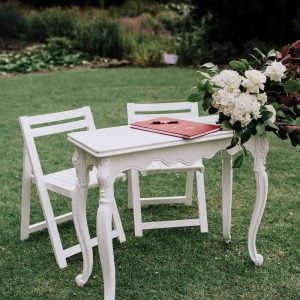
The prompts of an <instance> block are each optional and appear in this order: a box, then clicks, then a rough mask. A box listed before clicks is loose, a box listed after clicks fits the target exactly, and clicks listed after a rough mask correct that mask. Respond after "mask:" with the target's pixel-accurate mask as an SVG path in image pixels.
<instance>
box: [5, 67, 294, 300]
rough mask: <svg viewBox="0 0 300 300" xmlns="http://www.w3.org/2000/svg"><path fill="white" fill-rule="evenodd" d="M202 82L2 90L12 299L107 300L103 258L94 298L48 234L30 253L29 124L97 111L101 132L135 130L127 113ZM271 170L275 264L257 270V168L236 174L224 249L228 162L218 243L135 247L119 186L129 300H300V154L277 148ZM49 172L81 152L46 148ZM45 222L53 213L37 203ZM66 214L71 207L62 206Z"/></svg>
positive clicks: (215, 189) (58, 200) (165, 73)
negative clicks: (251, 250)
mask: <svg viewBox="0 0 300 300" xmlns="http://www.w3.org/2000/svg"><path fill="white" fill-rule="evenodd" d="M194 80H195V71H194V70H191V69H180V68H164V69H159V68H158V69H135V68H131V69H125V68H124V69H99V70H80V71H68V72H60V73H50V74H44V75H39V74H34V75H26V76H19V77H15V78H0V129H1V131H0V141H1V147H0V169H1V172H0V180H1V188H0V191H1V194H0V195H1V200H0V278H1V279H2V280H1V285H0V299H39V298H43V299H96V298H97V299H102V297H103V282H102V274H101V270H100V264H99V259H98V258H99V256H98V251H97V249H96V248H95V249H94V256H95V264H94V271H93V274H92V276H91V278H90V280H89V282H88V283H87V285H86V286H85V287H84V288H79V287H77V286H76V284H75V280H74V279H75V276H76V275H77V274H78V273H79V272H80V270H81V267H82V258H81V255H77V256H74V257H72V258H70V259H68V264H69V265H68V267H67V268H66V269H64V270H60V269H59V268H58V266H57V265H56V263H55V259H54V255H53V252H52V248H51V245H50V241H49V237H48V233H47V230H43V231H41V232H39V233H34V234H32V235H31V236H30V238H29V239H28V240H27V241H24V242H21V241H20V238H19V236H20V229H19V228H20V203H21V174H22V137H21V132H20V129H19V124H18V120H17V118H18V117H19V116H23V115H35V114H42V113H50V112H57V111H63V110H68V109H73V108H77V107H82V106H85V105H89V106H91V109H92V111H93V115H94V119H95V122H96V126H97V127H108V126H116V125H123V124H126V102H130V101H132V102H141V103H142V102H143V103H149V102H168V101H170V100H171V101H182V100H184V99H186V97H187V96H188V95H189V93H190V88H191V87H192V86H193V83H194ZM270 144H271V145H270V152H269V156H268V161H267V171H268V173H269V196H268V202H267V207H266V210H265V215H264V218H263V221H262V224H261V227H260V231H259V233H258V238H257V246H258V251H259V253H261V254H263V255H264V258H265V261H264V264H263V265H262V266H261V267H256V266H255V265H254V264H253V263H252V261H251V260H250V257H249V256H248V252H247V231H248V226H249V221H250V217H251V211H252V208H253V203H254V197H255V181H254V175H253V172H252V160H251V159H250V158H249V157H248V158H247V159H246V162H245V163H244V165H243V167H242V168H241V169H239V170H235V171H234V188H233V219H232V242H231V244H229V245H225V244H224V243H223V242H222V227H221V188H220V187H221V159H220V155H219V154H217V155H216V156H215V157H214V158H213V159H212V160H210V161H205V165H206V174H205V179H206V197H207V208H208V222H209V233H208V234H201V233H200V231H199V228H196V227H195V228H181V229H159V230H150V231H146V232H145V234H144V237H143V238H135V237H134V231H133V216H132V211H130V210H128V209H127V207H126V202H127V184H126V182H125V183H122V182H118V183H117V184H116V192H115V194H116V199H117V202H118V206H119V209H120V214H121V218H122V221H123V225H124V229H125V233H126V237H127V242H126V243H124V244H122V245H120V244H119V243H118V241H115V242H114V249H115V260H116V280H117V299H178V300H179V299H299V297H300V294H299V291H300V282H299V278H300V276H299V271H300V264H299V249H300V247H299V246H300V244H299V237H300V226H299V225H300V222H299V184H300V181H299V175H300V172H299V171H300V170H299V169H300V156H299V154H300V153H299V147H298V149H295V148H293V147H292V146H290V144H289V142H287V141H280V140H278V139H276V138H275V137H273V136H270ZM38 145H39V150H40V155H41V160H42V163H43V166H44V171H45V172H46V173H47V172H52V171H54V170H59V169H63V168H66V167H70V166H71V165H72V164H71V155H72V151H73V147H72V145H71V144H70V143H68V142H66V141H65V135H61V136H59V137H55V138H54V137H50V138H41V139H40V140H39V143H38ZM183 190H184V176H183V175H176V174H173V175H166V174H163V175H153V176H148V177H147V178H143V179H142V192H143V194H144V195H151V196H155V195H158V194H162V195H167V194H168V195H171V194H179V193H182V192H183ZM97 195H98V191H96V190H93V191H91V192H89V201H88V221H89V225H90V231H91V234H92V235H95V232H96V229H95V225H96V221H95V214H96V208H97V203H98V198H97ZM32 198H33V201H32V215H33V221H37V220H40V219H41V218H42V213H41V209H40V205H39V202H38V197H37V194H36V191H35V190H34V191H33V197H32ZM51 198H52V199H53V205H54V207H55V212H57V213H61V212H66V211H68V210H69V209H70V201H69V200H68V199H65V198H63V197H60V196H57V195H55V194H51ZM143 212H144V213H143V216H144V219H145V220H149V219H152V220H158V219H164V218H169V219H172V218H181V217H187V216H188V217H192V216H193V217H194V216H196V215H197V206H196V203H195V201H194V204H193V206H192V207H182V206H180V205H177V206H176V205H173V206H172V205H169V206H160V207H149V208H145V209H144V210H143ZM59 228H60V232H61V237H62V239H63V243H64V245H65V246H68V245H71V244H72V243H74V242H76V236H75V233H74V228H73V224H72V223H71V222H70V223H66V224H64V225H60V226H59Z"/></svg>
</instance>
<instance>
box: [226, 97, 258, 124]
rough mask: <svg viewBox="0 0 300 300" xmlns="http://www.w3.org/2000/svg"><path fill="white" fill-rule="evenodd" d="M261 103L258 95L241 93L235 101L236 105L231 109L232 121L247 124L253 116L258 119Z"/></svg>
mask: <svg viewBox="0 0 300 300" xmlns="http://www.w3.org/2000/svg"><path fill="white" fill-rule="evenodd" d="M260 108H261V104H260V103H259V102H258V101H257V98H256V96H254V95H251V94H248V93H241V94H240V95H239V96H238V97H237V98H236V99H235V103H234V107H233V109H232V111H231V119H230V123H231V124H234V123H235V122H236V121H240V122H241V124H242V126H247V125H248V124H249V123H250V122H251V120H252V118H254V119H255V120H257V119H258V118H260V117H261V115H260V112H259V111H260Z"/></svg>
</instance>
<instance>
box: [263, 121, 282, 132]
mask: <svg viewBox="0 0 300 300" xmlns="http://www.w3.org/2000/svg"><path fill="white" fill-rule="evenodd" d="M265 125H266V126H269V127H271V128H273V129H276V130H278V129H279V128H278V126H277V125H275V124H274V123H272V122H271V121H270V120H267V121H265Z"/></svg>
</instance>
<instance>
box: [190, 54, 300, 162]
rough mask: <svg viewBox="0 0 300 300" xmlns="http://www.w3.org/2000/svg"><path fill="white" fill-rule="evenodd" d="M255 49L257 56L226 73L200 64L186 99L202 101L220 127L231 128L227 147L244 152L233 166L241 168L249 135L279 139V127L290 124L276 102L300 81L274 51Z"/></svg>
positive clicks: (297, 87)
mask: <svg viewBox="0 0 300 300" xmlns="http://www.w3.org/2000/svg"><path fill="white" fill-rule="evenodd" d="M254 50H255V52H256V55H251V57H252V59H249V60H247V59H240V60H234V61H231V62H230V63H229V66H230V67H231V69H229V70H227V69H226V70H222V71H219V70H218V67H217V66H216V65H214V64H212V63H207V64H205V65H203V66H202V68H201V70H200V71H199V73H200V74H201V79H200V80H199V82H198V84H197V89H198V92H197V93H193V94H192V95H190V96H189V98H188V101H192V102H196V101H202V106H203V109H204V110H208V112H209V113H216V112H218V113H219V116H220V120H219V122H220V124H221V127H222V128H231V129H233V131H234V136H233V139H232V142H231V145H230V146H229V147H228V148H231V147H234V146H236V145H237V144H240V145H241V147H242V149H243V152H242V153H241V154H240V156H238V157H237V159H236V160H235V162H234V167H240V166H241V164H242V161H243V155H244V154H246V149H245V147H244V146H243V144H244V143H245V142H247V141H248V140H249V139H250V137H251V135H255V134H260V135H262V134H265V131H273V132H274V133H275V134H277V135H278V136H280V127H278V125H282V124H283V125H286V124H292V122H293V120H292V118H291V117H290V116H289V115H288V114H285V113H284V112H283V110H282V105H280V101H277V100H278V99H280V97H286V96H288V95H289V94H291V93H299V91H300V80H299V79H297V78H295V77H294V75H293V74H292V73H289V72H287V68H286V66H285V65H283V64H282V62H281V61H277V60H276V52H275V51H274V50H271V51H270V52H269V53H268V55H264V54H263V53H262V52H261V51H260V50H258V49H256V48H255V49H254ZM203 69H205V70H203ZM274 99H275V100H274ZM276 121H277V122H276ZM280 137H281V138H283V137H282V136H280Z"/></svg>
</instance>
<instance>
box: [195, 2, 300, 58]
mask: <svg viewBox="0 0 300 300" xmlns="http://www.w3.org/2000/svg"><path fill="white" fill-rule="evenodd" d="M191 3H192V4H193V7H194V10H193V11H192V13H191V18H192V19H193V20H194V25H195V26H197V27H202V26H203V24H202V20H203V18H206V23H205V30H204V34H203V36H202V39H201V43H200V44H199V47H201V48H202V52H203V53H206V52H207V51H210V50H211V49H212V48H214V49H215V50H214V51H215V53H216V54H214V55H213V56H214V62H215V63H225V62H226V61H227V60H228V59H229V58H230V57H232V56H243V55H245V53H244V51H245V44H247V43H249V41H258V42H259V41H260V42H263V43H264V44H265V45H274V46H275V47H276V48H278V47H281V46H283V45H285V44H287V43H290V42H293V41H294V40H296V39H299V27H298V29H297V25H296V24H295V22H296V23H297V21H295V20H296V19H297V10H298V11H299V9H300V1H289V0H277V1H273V0H264V1H261V0H251V1H246V0H241V1H235V2H234V3H233V1H231V0H202V1H197V0H191ZM207 16H210V18H207ZM298 20H299V19H298ZM297 24H298V23H297ZM229 43H231V46H229ZM216 48H219V49H218V50H217V51H216ZM222 53H223V55H222V56H219V54H222Z"/></svg>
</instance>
